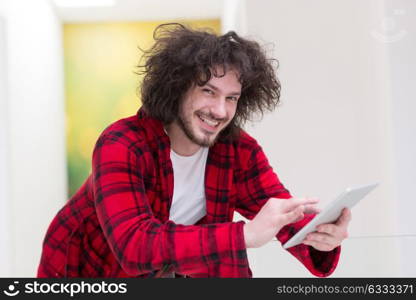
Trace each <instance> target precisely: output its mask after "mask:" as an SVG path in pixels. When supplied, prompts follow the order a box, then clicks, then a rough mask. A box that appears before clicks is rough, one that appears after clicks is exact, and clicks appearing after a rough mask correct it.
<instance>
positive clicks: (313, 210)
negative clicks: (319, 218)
mask: <svg viewBox="0 0 416 300" xmlns="http://www.w3.org/2000/svg"><path fill="white" fill-rule="evenodd" d="M320 212H321V209H320V208H318V207H317V206H316V205H314V204H309V205H305V210H304V213H305V214H319V213H320Z"/></svg>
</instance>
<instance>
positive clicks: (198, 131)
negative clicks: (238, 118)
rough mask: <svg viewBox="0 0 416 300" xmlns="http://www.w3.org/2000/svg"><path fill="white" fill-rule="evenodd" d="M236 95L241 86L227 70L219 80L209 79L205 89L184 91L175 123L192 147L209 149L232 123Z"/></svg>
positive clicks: (193, 88) (238, 94)
mask: <svg viewBox="0 0 416 300" xmlns="http://www.w3.org/2000/svg"><path fill="white" fill-rule="evenodd" d="M219 73H220V74H221V72H219ZM240 94H241V83H240V82H239V81H238V74H237V73H236V72H235V71H233V70H229V71H227V73H226V74H225V75H224V76H223V77H215V76H212V77H211V79H210V80H209V81H208V82H207V83H206V84H205V85H203V86H198V85H194V86H192V87H191V88H190V89H189V90H188V92H187V93H186V94H185V96H184V99H183V102H182V104H181V106H180V109H179V116H178V118H177V120H176V123H177V125H178V126H179V127H180V128H181V129H182V131H183V133H184V134H185V135H186V137H187V138H188V140H189V141H190V142H191V143H192V144H195V145H199V146H203V147H209V146H212V145H213V144H214V143H215V141H216V140H217V138H218V136H219V133H220V132H221V131H222V130H224V129H225V128H226V127H227V125H228V124H229V123H230V122H231V120H232V119H233V117H234V115H235V112H236V109H237V102H238V99H239V97H240Z"/></svg>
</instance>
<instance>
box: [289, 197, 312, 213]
mask: <svg viewBox="0 0 416 300" xmlns="http://www.w3.org/2000/svg"><path fill="white" fill-rule="evenodd" d="M318 202H319V199H318V198H311V197H308V198H290V199H287V201H285V202H284V211H285V212H288V211H291V210H293V209H295V208H296V207H298V206H299V205H309V204H317V203H318Z"/></svg>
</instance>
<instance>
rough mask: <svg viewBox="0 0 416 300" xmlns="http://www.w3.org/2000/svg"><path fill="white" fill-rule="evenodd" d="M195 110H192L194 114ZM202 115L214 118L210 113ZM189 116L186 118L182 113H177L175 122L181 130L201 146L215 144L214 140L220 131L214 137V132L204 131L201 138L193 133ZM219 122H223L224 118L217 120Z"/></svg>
mask: <svg viewBox="0 0 416 300" xmlns="http://www.w3.org/2000/svg"><path fill="white" fill-rule="evenodd" d="M195 113H197V112H194V114H195ZM203 115H204V116H208V117H210V118H211V119H215V118H214V117H213V116H212V115H209V114H208V115H207V114H203ZM191 118H192V116H191V117H189V118H187V117H186V116H185V115H184V114H183V113H181V114H179V116H178V118H177V122H178V125H179V127H180V128H181V129H182V130H183V132H184V133H185V135H186V136H187V137H188V138H189V139H190V140H191V141H192V142H193V143H195V144H197V145H199V146H202V147H211V146H212V145H214V144H215V142H216V141H217V140H218V137H219V136H220V133H221V132H222V130H223V129H222V130H221V131H219V132H218V133H217V134H216V135H215V137H212V136H213V135H214V134H209V133H205V134H204V137H203V138H200V137H198V136H197V135H196V133H195V129H194V128H193V127H192V121H191ZM219 121H220V122H223V121H224V120H223V119H222V120H219Z"/></svg>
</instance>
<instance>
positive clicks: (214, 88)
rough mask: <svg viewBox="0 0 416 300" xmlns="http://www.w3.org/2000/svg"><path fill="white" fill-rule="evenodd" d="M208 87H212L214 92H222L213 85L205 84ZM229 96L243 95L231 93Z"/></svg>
mask: <svg viewBox="0 0 416 300" xmlns="http://www.w3.org/2000/svg"><path fill="white" fill-rule="evenodd" d="M205 85H206V86H208V87H210V88H212V89H213V90H215V91H220V89H219V88H217V87H216V86H215V85H212V84H211V83H206V84H205ZM228 95H232V96H240V95H241V93H240V92H231V93H229V94H228Z"/></svg>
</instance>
